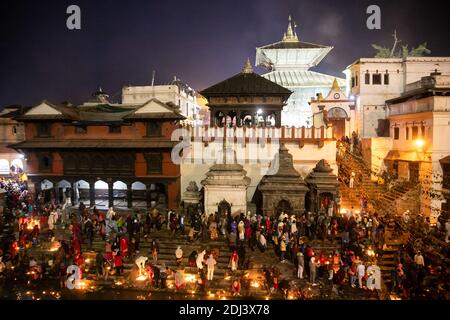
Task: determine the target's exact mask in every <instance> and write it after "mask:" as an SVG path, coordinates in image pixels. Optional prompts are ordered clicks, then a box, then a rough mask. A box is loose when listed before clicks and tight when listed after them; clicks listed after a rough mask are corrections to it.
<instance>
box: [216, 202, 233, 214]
mask: <svg viewBox="0 0 450 320" xmlns="http://www.w3.org/2000/svg"><path fill="white" fill-rule="evenodd" d="M217 213H218V216H219V218H221V217H223V216H226V215H228V214H231V204H230V203H229V202H228V201H226V200H225V199H223V200H222V201H220V203H219V205H218V206H217Z"/></svg>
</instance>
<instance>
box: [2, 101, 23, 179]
mask: <svg viewBox="0 0 450 320" xmlns="http://www.w3.org/2000/svg"><path fill="white" fill-rule="evenodd" d="M26 109H27V108H25V107H20V106H8V107H5V108H3V110H2V111H0V176H8V175H10V174H11V173H12V174H14V173H17V172H18V171H19V170H25V169H26V159H25V157H24V156H23V155H22V154H20V153H19V152H17V151H16V150H14V149H11V148H8V145H10V144H13V143H17V142H20V141H22V140H24V139H25V129H24V126H23V124H21V123H20V122H17V121H16V120H14V117H16V116H18V115H20V114H21V113H23V112H25V110H26Z"/></svg>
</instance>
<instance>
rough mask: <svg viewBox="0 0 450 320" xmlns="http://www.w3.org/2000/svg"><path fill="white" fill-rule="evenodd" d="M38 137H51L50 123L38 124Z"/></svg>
mask: <svg viewBox="0 0 450 320" xmlns="http://www.w3.org/2000/svg"><path fill="white" fill-rule="evenodd" d="M37 135H38V137H50V135H51V124H50V123H48V122H41V123H38V124H37Z"/></svg>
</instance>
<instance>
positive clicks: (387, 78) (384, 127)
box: [344, 57, 450, 138]
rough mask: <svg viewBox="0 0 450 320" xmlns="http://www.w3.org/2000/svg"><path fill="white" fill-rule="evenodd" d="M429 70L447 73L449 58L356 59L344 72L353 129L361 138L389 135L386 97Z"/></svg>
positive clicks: (404, 87) (393, 95)
mask: <svg viewBox="0 0 450 320" xmlns="http://www.w3.org/2000/svg"><path fill="white" fill-rule="evenodd" d="M432 72H441V73H442V74H443V75H450V57H407V58H360V59H358V60H356V61H355V62H353V63H352V64H351V65H349V66H348V67H347V68H346V70H345V71H344V73H345V75H346V85H347V96H349V97H352V98H354V100H355V102H356V113H355V115H356V132H357V133H358V134H359V136H360V137H362V138H373V137H377V136H379V137H383V136H384V137H386V136H389V125H388V124H387V122H386V119H387V118H388V116H389V110H388V108H387V107H386V103H385V101H386V100H389V99H393V98H396V97H398V96H400V95H401V94H402V93H403V92H405V90H406V86H407V85H408V84H409V83H412V82H415V81H418V80H420V79H421V78H422V77H425V76H428V75H429V74H430V73H432Z"/></svg>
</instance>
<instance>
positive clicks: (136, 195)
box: [131, 181, 147, 208]
mask: <svg viewBox="0 0 450 320" xmlns="http://www.w3.org/2000/svg"><path fill="white" fill-rule="evenodd" d="M146 191H147V188H146V186H145V184H143V183H142V182H140V181H136V182H134V183H133V184H132V185H131V201H132V206H133V207H136V208H146V207H147V197H146V196H145V193H146Z"/></svg>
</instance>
